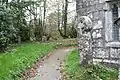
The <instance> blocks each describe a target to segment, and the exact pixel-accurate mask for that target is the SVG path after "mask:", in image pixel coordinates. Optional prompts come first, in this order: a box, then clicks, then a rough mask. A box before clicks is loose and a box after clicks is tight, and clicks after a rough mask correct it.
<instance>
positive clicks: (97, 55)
mask: <svg viewBox="0 0 120 80" xmlns="http://www.w3.org/2000/svg"><path fill="white" fill-rule="evenodd" d="M112 3H118V2H116V1H115V2H105V0H76V9H77V15H78V18H79V17H80V16H88V17H90V18H91V19H92V22H93V24H92V27H93V28H92V38H93V40H92V42H91V43H92V54H93V62H94V63H97V62H106V63H114V64H118V60H119V51H120V42H114V41H113V36H112V27H113V22H112V10H111V7H112V6H111V5H112ZM119 14H120V8H119ZM119 16H120V15H119ZM78 24H79V23H78ZM78 26H79V27H80V25H78ZM80 31H81V30H80V28H79V29H78V34H79V33H80ZM78 40H79V41H78V43H79V53H81V51H82V50H81V44H84V42H83V41H81V35H78ZM85 43H86V42H85ZM82 53H84V49H83V52H82Z"/></svg>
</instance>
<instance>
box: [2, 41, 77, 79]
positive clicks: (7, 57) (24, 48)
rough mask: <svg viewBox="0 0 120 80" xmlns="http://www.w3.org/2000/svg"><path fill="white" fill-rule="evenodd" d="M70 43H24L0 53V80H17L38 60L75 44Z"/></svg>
mask: <svg viewBox="0 0 120 80" xmlns="http://www.w3.org/2000/svg"><path fill="white" fill-rule="evenodd" d="M65 41H66V40H65ZM71 41H72V40H67V43H66V42H64V41H62V42H60V41H57V42H51V43H41V44H40V43H24V44H21V45H18V46H16V47H14V48H13V49H10V50H9V51H7V52H6V53H0V80H19V78H20V73H21V72H24V71H25V70H26V69H27V68H29V67H31V66H33V65H34V63H35V62H36V61H37V60H38V59H41V58H42V57H44V56H45V55H47V54H48V53H49V52H50V51H52V50H54V49H56V48H59V47H66V46H73V45H74V44H75V43H73V42H71ZM73 41H74V40H73ZM64 43H66V44H64Z"/></svg>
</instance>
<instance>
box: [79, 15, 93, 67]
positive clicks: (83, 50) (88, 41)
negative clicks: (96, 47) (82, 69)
mask: <svg viewBox="0 0 120 80" xmlns="http://www.w3.org/2000/svg"><path fill="white" fill-rule="evenodd" d="M77 24H78V25H77V27H78V43H79V55H80V64H81V65H82V66H84V65H88V64H91V63H92V36H91V30H92V20H91V19H90V18H89V17H88V16H80V17H78V19H77Z"/></svg>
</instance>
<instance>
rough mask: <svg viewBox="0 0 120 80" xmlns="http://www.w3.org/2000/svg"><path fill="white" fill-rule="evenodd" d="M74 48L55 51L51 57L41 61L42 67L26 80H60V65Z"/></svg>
mask: <svg viewBox="0 0 120 80" xmlns="http://www.w3.org/2000/svg"><path fill="white" fill-rule="evenodd" d="M73 49H74V48H64V49H59V50H56V51H54V52H53V53H52V55H51V56H50V57H49V58H48V59H46V60H45V61H43V64H42V66H39V68H38V69H37V75H36V76H35V77H33V78H29V79H28V80H60V78H61V76H60V70H59V69H60V63H61V62H62V61H63V60H64V59H65V57H66V56H67V54H68V53H70V52H71V51H72V50H73Z"/></svg>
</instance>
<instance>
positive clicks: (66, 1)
mask: <svg viewBox="0 0 120 80" xmlns="http://www.w3.org/2000/svg"><path fill="white" fill-rule="evenodd" d="M67 9H68V0H65V12H64V35H65V38H66V37H67Z"/></svg>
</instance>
